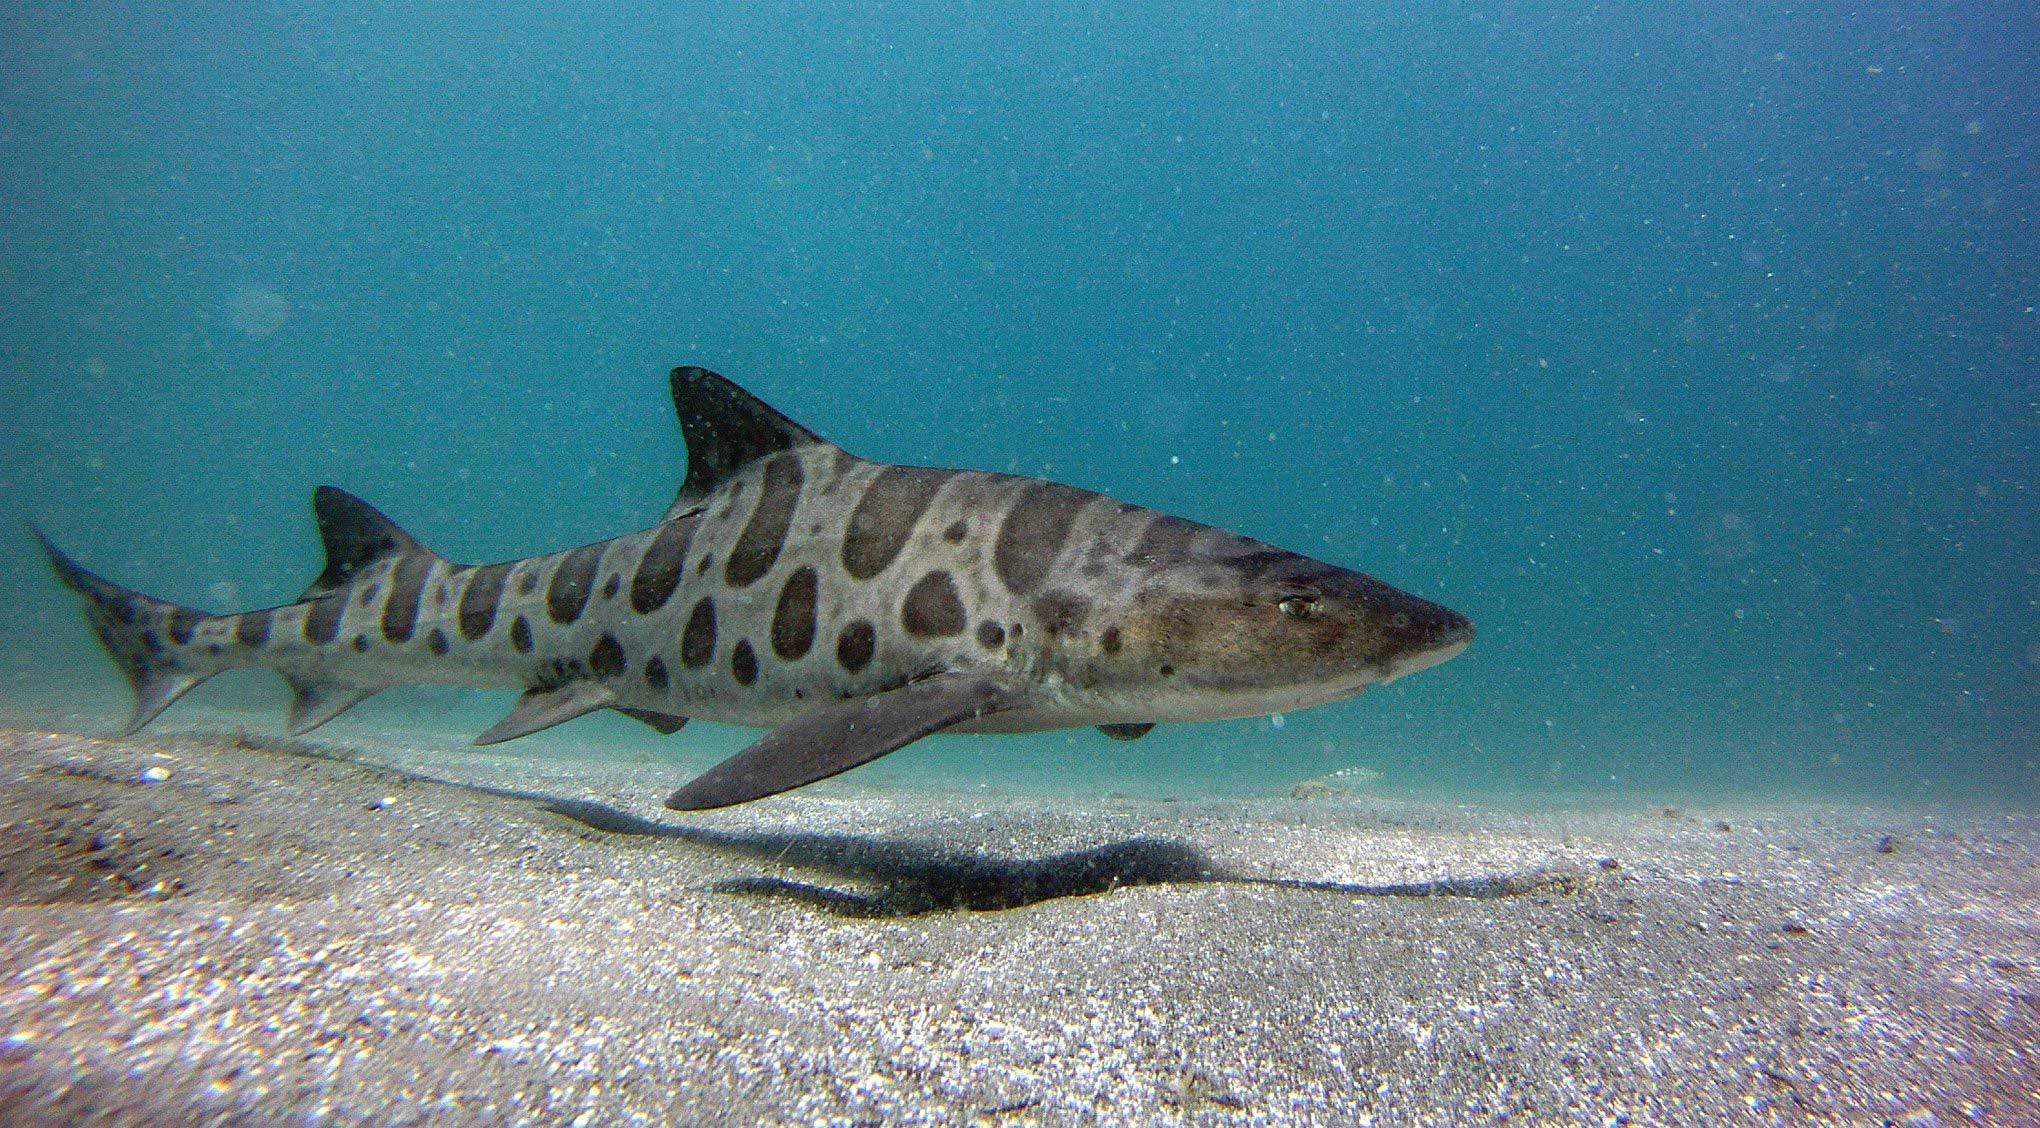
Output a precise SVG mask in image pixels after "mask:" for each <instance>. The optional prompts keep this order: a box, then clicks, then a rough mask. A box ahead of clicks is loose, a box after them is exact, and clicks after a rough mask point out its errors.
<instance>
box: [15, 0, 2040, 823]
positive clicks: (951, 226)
mask: <svg viewBox="0 0 2040 1128" xmlns="http://www.w3.org/2000/svg"><path fill="white" fill-rule="evenodd" d="M552 7H553V6H549V5H533V6H529V7H523V8H515V9H502V10H498V9H490V10H487V11H483V12H473V13H471V12H468V11H466V10H465V9H463V8H459V7H455V6H440V5H429V6H421V7H418V8H415V9H413V8H405V7H402V6H399V7H395V8H392V7H387V6H381V5H360V6H352V5H330V6H326V7H324V8H320V9H317V10H316V12H313V13H298V14H292V13H288V12H285V11H281V10H270V9H262V10H250V9H248V8H247V7H245V6H243V5H204V4H200V5H178V6H141V5H133V4H109V5H101V6H95V7H91V8H84V9H81V8H78V7H76V6H70V5H48V4H35V3H30V4H17V5H10V6H9V7H8V9H7V10H6V12H5V13H4V14H0V278H4V286H5V294H6V299H5V301H4V302H0V511H4V512H5V513H6V515H8V516H10V517H16V518H32V519H34V520H35V521H37V522H39V523H40V524H42V525H43V526H45V527H46V528H48V529H49V530H50V531H51V532H52V534H53V535H55V536H56V537H57V538H58V539H59V540H60V541H61V542H62V543H64V544H65V545H66V546H67V547H69V548H70V549H71V550H72V551H74V552H75V553H76V554H78V555H79V556H80V558H81V559H82V560H84V561H85V562H86V563H87V564H88V565H90V566H92V567H94V568H96V569H98V570H100V571H103V572H105V573H107V574H109V575H110V576H113V577H114V578H117V579H119V580H120V581H122V582H124V583H127V584H130V585H132V586H134V587H137V588H140V589H142V590H144V591H148V592H151V593H153V594H157V595H161V596H164V597H167V598H173V599H177V600H180V601H184V602H189V603H194V604H197V605H200V606H205V607H208V608H211V609H214V610H231V609H237V608H240V607H245V606H254V605H258V604H268V603H274V602H278V601H280V600H283V599H286V598H289V597H291V596H293V595H295V593H296V592H297V590H298V589H299V588H301V587H302V586H303V584H304V583H305V582H306V580H307V579H308V578H309V577H310V576H311V575H312V574H313V573H314V572H316V570H317V545H316V538H315V535H314V532H313V527H312V523H311V520H310V517H309V513H308V511H307V501H308V497H309V494H310V490H311V488H312V486H313V485H315V484H317V483H321V482H331V483H334V484H337V485H341V486H344V487H346V488H348V489H350V490H353V491H355V492H357V493H359V494H362V495H363V496H365V497H367V498H369V499H371V500H373V501H375V502H376V503H377V504H379V505H381V506H382V507H384V508H385V509H387V510H388V511H389V512H390V513H391V514H392V515H394V516H396V517H397V518H399V519H400V520H401V521H403V522H404V523H405V524H406V525H407V526H408V527H409V528H411V529H412V530H413V531H414V532H415V533H417V534H418V535H419V536H420V537H421V538H422V539H424V540H425V541H426V542H427V543H429V544H431V545H433V546H434V547H436V548H438V549H439V550H441V551H442V552H444V553H446V554H448V555H450V556H454V557H457V558H469V559H497V558H502V557H507V556H512V555H522V554H528V553H533V552H538V551H542V550H549V549H553V548H557V547H561V546H566V545H571V544H576V543H580V542H584V541H588V540H593V539H597V538H601V537H606V536H609V535H613V534H615V533H617V532H619V531H622V530H625V529H630V528H636V527H641V526H642V525H644V524H646V523H648V522H649V521H650V520H651V519H653V518H654V517H655V516H656V515H657V514H658V513H659V512H660V510H661V509H662V508H663V507H664V505H665V504H666V502H667V500H668V499H669V498H670V496H671V494H672V492H673V490H674V488H675V486H676V485H677V483H678V479H679V472H680V466H681V448H680V444H679V437H678V434H677V432H676V430H675V428H674V427H673V424H672V420H671V416H670V409H669V407H668V405H667V403H666V401H665V399H664V391H663V382H662V379H663V373H664V372H665V371H666V369H667V368H669V367H671V366H672V365H675V364H679V363H699V364H705V365H708V366H710V367H713V368H716V369H718V370H720V371H723V372H725V373H727V374H728V375H730V376H732V377H733V378H735V379H737V380H738V381H740V382H742V383H744V384H745V385H747V386H749V387H750V388H752V389H753V390H755V391H756V392H758V393H759V394H761V395H763V396H764V397H765V398H767V399H768V400H770V401H772V402H774V403H775V404H777V405H778V406H780V407H781V408H782V409H784V410H786V411H787V412H788V413H789V414H792V415H793V416H795V417H796V418H798V419H800V420H802V421H803V422H805V423H807V424H808V425H810V426H811V427H813V428H814V429H815V430H817V431H819V432H820V433H822V434H824V435H827V436H828V437H830V438H832V439H835V440H836V441H838V442H840V443H841V444H843V445H844V446H846V447H849V448H850V449H852V450H855V451H857V452H858V453H861V454H864V455H867V456H870V457H874V458H882V459H888V460H895V461H907V462H918V463H935V464H950V465H967V466H978V467H985V468H990V469H999V470H1010V471H1016V472H1020V473H1026V474H1040V475H1046V476H1052V477H1055V478H1058V479H1061V480H1064V481H1068V482H1071V483H1073V484H1077V485H1082V486H1087V487H1091V488H1095V489H1101V490H1105V491H1107V492H1110V493H1113V494H1116V495H1118V496H1121V497H1124V498H1126V499H1129V500H1132V501H1137V502H1140V503H1143V504H1147V505H1152V506H1156V507H1158V508H1163V509H1167V510H1170V511H1173V512H1176V513H1179V514H1182V515H1184V516H1188V517H1192V518H1195V519H1198V520H1202V521H1207V522H1211V523H1214V524H1219V525H1224V526H1228V527H1231V528H1234V529H1236V530H1239V531H1241V532H1245V533H1248V534H1251V535H1253V536H1257V537H1261V538H1263V539H1267V540H1271V541H1274V542H1276V543H1279V544H1282V545H1284V546H1287V547H1291V548H1295V549H1298V550H1300V551H1305V552H1309V553H1311V554H1313V555H1317V556H1321V557H1324V558H1326V559H1329V560H1332V561H1335V562H1338V563H1341V564H1345V565H1348V566H1353V567H1358V568H1361V569H1362V570H1365V571H1369V572H1372V573H1375V574H1377V575H1380V576H1381V577H1383V578H1385V579H1387V580H1389V581H1390V582H1392V583H1395V584H1397V585H1398V586H1401V587H1404V588H1406V589H1409V590H1411V591H1414V592H1416V593H1419V594H1422V595H1424V596H1427V597H1429V598H1433V599H1436V600H1439V601H1441V602H1444V603H1446V604H1448V605H1451V606H1453V607H1455V608H1457V609H1459V610H1461V611H1464V612H1465V613H1467V614H1469V615H1470V616H1472V618H1473V619H1474V620H1475V621H1476V622H1477V623H1478V624H1479V625H1480V628H1481V636H1480V638H1479V640H1478V641H1477V642H1476V643H1475V645H1474V647H1473V648H1472V649H1471V650H1470V651H1469V652H1468V653H1467V654H1465V655H1464V656H1462V657H1460V658H1458V659H1456V660H1455V661H1453V662H1451V663H1450V664H1448V665H1446V666H1444V667H1441V668H1439V669H1437V670H1433V671H1430V672H1427V673H1424V674H1421V675H1419V676H1417V677H1413V678H1411V679H1408V680H1406V681H1403V682H1399V683H1397V684H1396V685H1394V686H1392V687H1389V688H1387V689H1386V690H1379V691H1374V692H1370V693H1369V694H1367V695H1364V696H1363V697H1361V698H1359V699H1357V700H1355V701H1351V702H1347V703H1343V704H1340V705H1336V706H1330V707H1326V708H1323V709H1318V710H1314V711H1310V712H1307V713H1301V714H1297V715H1294V716H1291V717H1287V718H1284V723H1282V724H1281V725H1280V726H1279V727H1278V726H1277V725H1276V724H1274V723H1273V722H1271V721H1267V720H1261V721H1245V722H1238V723H1231V724H1222V725H1200V726H1185V727H1179V728H1174V729H1170V728H1164V729H1161V730H1158V731H1157V732H1156V733H1155V734H1153V735H1152V736H1150V737H1149V738H1147V739H1146V740H1144V741H1141V742H1140V743H1138V744H1131V745H1127V744H1118V743H1114V742H1110V741H1107V740H1105V739H1104V738H1103V737H1101V736H1099V735H1098V734H1096V733H1094V732H1089V731H1081V732H1073V733H1067V734H1049V735H1046V736H1040V737H1027V738H1019V737H1006V738H949V739H944V740H937V741H932V742H930V743H929V744H927V745H925V746H916V747H915V748H913V749H910V750H908V751H906V752H903V753H901V754H899V755H897V756H895V757H892V758H890V759H888V760H886V761H884V762H882V763H881V764H880V765H875V766H874V767H873V768H872V769H868V771H870V772H872V773H874V778H876V779H879V780H881V781H890V782H892V783H895V784H897V785H900V786H915V785H917V784H921V783H939V784H942V785H945V786H946V785H952V784H956V783H967V784H983V785H986V786H995V787H1014V788H1026V787H1053V788H1058V789H1070V790H1077V791H1088V792H1097V793H1104V792H1112V791H1126V792H1133V793H1162V794H1185V795H1200V794H1222V793H1230V792H1239V791H1248V792H1251V791H1265V790H1270V789H1280V788H1282V787H1285V786H1287V785H1288V784H1289V783H1291V782H1293V781H1295V780H1299V779H1303V778H1306V777H1310V776H1314V775H1317V774H1320V773H1323V772H1328V771H1332V770H1335V769H1339V768H1344V767H1349V766H1356V765H1359V766H1367V767H1372V768H1374V769H1376V770H1379V771H1381V772H1382V773H1383V776H1384V778H1383V780H1382V782H1381V784H1380V785H1378V786H1380V787H1381V788H1383V789H1385V790H1389V791H1395V790H1398V789H1402V790H1409V791H1418V790H1423V791H1428V792H1434V793H1444V794H1458V793H1463V794H1467V795H1470V796H1480V795H1489V794H1496V793H1502V792H1523V791H1537V790H1557V791H1563V792H1623V793H1629V792H1641V793H1653V794H1654V793H1672V792H1679V791H1735V792H1740V793H1744V794H1751V795H1773V794H1794V793H1801V792H1824V793H1832V792H1839V793H1880V794H1897V795H1901V796H1921V797H1929V798H1941V797H1952V798H1974V797H1996V798H2003V797H2014V798H2016V797H2019V796H2031V795H2034V794H2036V793H2040V765H2036V740H2035V732H2036V722H2040V611H2036V598H2040V571H2036V569H2040V566H2036V557H2040V554H2036V551H2035V549H2036V547H2040V498H2036V496H2035V470H2036V464H2040V457H2036V451H2040V444H2036V426H2040V407H2036V401H2040V380H2036V373H2040V316H2036V312H2035V303H2036V301H2040V265H2036V264H2040V237H2036V231H2035V226H2034V222H2035V216H2036V214H2040V176H2036V172H2040V162H2036V157H2035V152H2036V143H2040V118H2036V112H2035V110H2034V107H2035V106H2040V71H2036V70H2035V69H2034V68H2033V67H2032V66H2031V60H2032V59H2033V58H2035V57H2040V25H2036V24H2035V23H2034V22H2033V20H2032V19H2031V17H2030V14H2029V13H2025V12H2024V11H2023V10H2021V9H2019V8H2018V7H2017V6H2015V5H2014V6H1999V5H1985V4H1980V3H1975V2H1974V0H1970V2H1966V3H1963V4H1958V5H1924V4H1899V5H1891V6H1883V7H1878V8H1876V9H1874V10H1867V9H1861V8H1857V7H1852V6H1843V5H1828V4H1812V5H1803V6H1799V7H1796V8H1794V9H1792V10H1790V11H1789V12H1778V11H1767V12H1750V13H1745V12H1742V11H1740V10H1729V9H1735V6H1724V5H1716V4H1703V3H1674V4H1650V5H1640V4H1639V5H1629V4H1615V5H1604V6H1600V7H1597V8H1594V9H1592V10H1586V11H1583V10H1580V9H1579V8H1578V7H1577V6H1574V5H1560V4H1552V3H1503V4H1444V5H1417V6H1408V5H1383V6H1379V7H1374V6H1360V5H1350V6H1336V7H1333V6H1305V5H1266V6H1255V7H1253V8H1251V9H1244V8H1237V7H1229V8H1225V9H1218V8H1216V7H1210V8H1206V7H1197V8H1195V9H1192V10H1185V9H1182V8H1180V7H1179V6H1175V5H1155V4H1134V5H1114V6H1109V7H1108V8H1105V9H1100V8H1096V7H1092V6H1065V5H1056V4H1047V5H1041V4H1031V5H1026V6H1020V5H1011V6H1005V7H1003V8H998V9H991V10H987V11H982V12H979V13H976V14H972V15H965V14H960V13H958V12H957V11H955V10H953V9H952V8H951V7H949V6H945V5H888V6H866V5H841V6H837V5H785V6H781V5H746V6H736V7H732V6H727V5H712V6H699V7H696V6H685V5H683V6H676V7H672V8H669V9H667V10H666V11H664V12H662V13H661V14H658V15H656V16H629V15H619V14H609V15H595V14H580V15H562V14H560V13H558V12H555V11H553V10H552ZM0 591H4V592H5V599H4V601H0V641H4V646H0V698H4V701H0V713H4V714H5V716H6V717H8V718H11V719H13V720H15V721H16V722H18V723H33V724H42V725H51V726H59V727H65V728H72V729H82V730H85V731H96V730H101V729H104V728H106V727H108V726H111V725H113V724H114V723H116V722H117V721H118V719H119V718H120V717H121V716H123V715H124V713H125V710H126V704H125V701H124V700H123V695H124V693H125V691H124V689H123V688H122V687H121V686H120V685H119V683H118V680H117V678H116V675H115V674H114V672H113V669H112V667H111V666H110V665H109V664H108V663H107V662H106V661H105V660H104V658H103V657H102V656H101V655H99V654H98V652H97V650H96V648H95V647H94V646H93V644H92V643H91V642H90V641H89V639H88V636H87V633H86V630H85V627H84V625H83V623H82V621H81V620H80V618H79V617H78V615H77V614H76V611H75V608H73V607H72V606H71V604H70V602H69V601H68V600H67V599H66V598H64V597H63V596H62V595H61V593H60V591H59V589H58V588H57V585H56V583H55V582H54V580H53V579H52V578H51V576H50V575H49V574H48V572H47V570H46V569H45V568H44V566H43V565H42V563H41V562H40V560H38V559H37V558H36V557H35V556H34V554H33V553H32V552H31V549H30V545H29V542H28V540H27V538H26V536H25V535H23V534H22V533H21V532H20V528H19V524H18V522H12V521H10V522H9V523H8V524H7V526H6V527H5V529H4V531H0ZM282 703H283V695H282V693H281V691H280V689H278V688H277V687H276V686H275V684H274V683H273V680H269V679H267V678H266V676H265V675H260V674H253V673H248V674H237V675H232V676H229V677H223V678H221V679H218V680H217V681H216V682H214V683H212V684H209V685H207V686H206V687H204V688H203V689H201V690H200V691H198V692H197V693H195V694H194V695H193V696H192V697H191V698H190V699H188V700H187V702H186V703H184V704H180V705H179V706H178V707H177V708H175V709H173V711H172V712H171V713H169V714H168V715H166V717H165V718H164V719H163V721H161V722H159V723H160V724H162V725H164V726H166V727H169V728H177V727H180V726H183V727H198V728H206V727H211V728H219V727H222V726H226V727H232V726H234V725H246V726H247V727H248V728H250V729H251V730H255V731H279V730H280V719H281V714H282ZM508 704H509V700H508V698H507V696H505V695H493V694H492V695H483V694H472V693H461V692H450V691H407V692H395V693H391V694H388V695H386V696H384V697H382V698H378V699H376V700H375V701H372V702H370V703H369V704H367V705H364V706H362V707H361V708H360V709H358V710H357V711H356V712H355V713H353V714H350V715H349V716H348V717H346V718H343V719H342V720H341V721H339V722H336V723H335V724H334V725H333V726H331V727H330V728H329V729H326V730H323V731H322V733H321V738H322V739H326V740H331V741H335V742H341V743H359V744H362V745H365V746H376V747H387V748H399V747H401V746H402V745H404V744H405V743H406V742H409V743H412V744H421V745H424V746H429V747H433V748H439V747H455V746H458V744H459V743H460V741H461V740H462V739H463V738H464V735H465V734H471V733H473V732H475V731H479V730H480V729H481V728H483V727H485V726H486V725H487V724H488V723H490V722H491V721H492V720H493V719H494V718H495V716H496V715H498V714H499V713H500V712H501V711H503V710H504V709H506V708H507V707H508ZM744 739H745V733H743V732H742V731H739V730H728V729H717V728H715V727H714V726H708V725H700V726H694V727H690V728H689V729H688V730H686V731H685V732H684V733H682V734H680V735H677V736H675V737H671V738H659V737H656V736H654V735H652V734H650V733H649V732H648V731H647V730H643V729H640V728H637V727H635V726H632V725H629V724H627V723H624V722H621V721H610V720H589V721H583V722H577V723H576V724H575V725H572V726H568V727H567V728H565V729H562V730H559V731H557V732H555V733H550V734H546V735H545V736H544V737H542V738H536V739H535V740H534V741H533V742H527V743H526V744H520V745H512V746H506V748H504V749H502V750H499V754H502V755H505V756H506V757H509V758H508V759H506V761H505V771H506V772H510V773H514V771H515V767H516V760H515V757H517V756H532V757H539V756H543V757H547V758H559V757H572V756H590V757H617V756H625V757H644V758H648V759H659V758H664V759H670V760H671V761H672V763H673V764H674V771H675V775H676V782H677V780H678V778H679V777H683V776H684V775H685V774H688V773H689V772H691V771H692V770H694V769H696V768H699V767H701V766H704V765H705V764H706V763H707V762H709V761H710V760H712V759H714V758H715V757H716V756H718V755H720V754H721V753H723V752H726V751H728V750H731V749H733V748H735V747H737V746H738V745H739V744H740V743H741V742H742V741H743V740H744Z"/></svg>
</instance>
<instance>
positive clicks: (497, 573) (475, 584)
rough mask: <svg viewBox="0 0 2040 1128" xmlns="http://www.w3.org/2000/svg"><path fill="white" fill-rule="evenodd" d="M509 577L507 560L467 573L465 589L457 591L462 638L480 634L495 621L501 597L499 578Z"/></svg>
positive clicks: (501, 581) (486, 631)
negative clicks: (458, 592) (504, 562)
mask: <svg viewBox="0 0 2040 1128" xmlns="http://www.w3.org/2000/svg"><path fill="white" fill-rule="evenodd" d="M509 578H510V565H508V564H490V565H486V566H484V567H481V568H477V569H475V574H474V575H472V576H470V577H468V585H467V590H465V591H463V592H461V593H460V612H459V616H460V634H461V637H462V638H466V639H477V638H480V637H482V636H483V635H485V634H488V633H489V628H490V627H493V626H495V625H496V605H497V603H499V602H501V601H502V599H503V582H504V581H505V580H507V579H509Z"/></svg>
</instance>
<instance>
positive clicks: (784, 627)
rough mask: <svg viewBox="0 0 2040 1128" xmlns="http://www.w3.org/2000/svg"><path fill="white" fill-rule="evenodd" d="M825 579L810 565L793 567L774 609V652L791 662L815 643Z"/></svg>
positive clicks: (780, 590)
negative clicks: (817, 602)
mask: <svg viewBox="0 0 2040 1128" xmlns="http://www.w3.org/2000/svg"><path fill="white" fill-rule="evenodd" d="M820 588H821V582H820V580H819V579H818V578H817V577H816V575H815V570H814V569H813V568H810V567H808V566H806V565H802V566H801V567H799V568H795V569H794V570H793V574H792V575H790V576H788V577H786V583H785V585H784V586H782V587H781V588H780V589H779V604H778V606H776V607H774V608H773V609H772V652H773V653H774V654H777V655H779V656H780V657H781V658H784V659H786V660H787V661H789V662H791V661H793V660H794V659H797V658H799V657H801V656H803V655H805V654H806V653H807V652H808V648H809V647H811V646H813V645H814V644H815V602H816V598H817V597H818V596H819V595H820Z"/></svg>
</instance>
